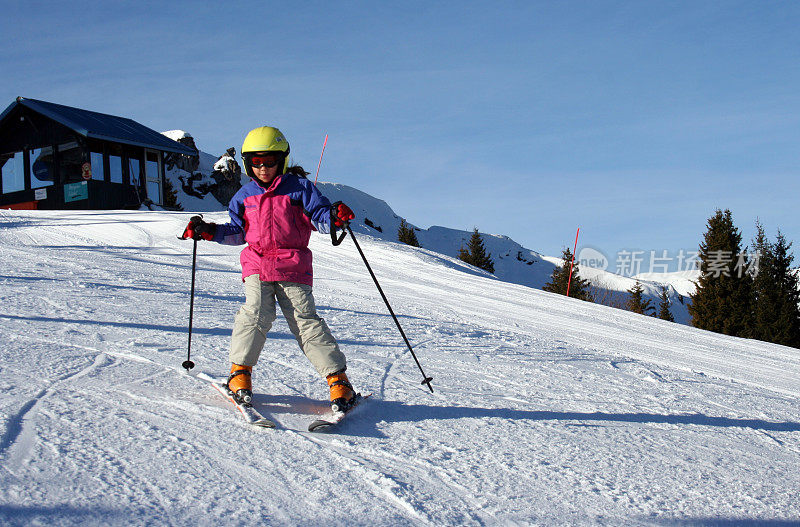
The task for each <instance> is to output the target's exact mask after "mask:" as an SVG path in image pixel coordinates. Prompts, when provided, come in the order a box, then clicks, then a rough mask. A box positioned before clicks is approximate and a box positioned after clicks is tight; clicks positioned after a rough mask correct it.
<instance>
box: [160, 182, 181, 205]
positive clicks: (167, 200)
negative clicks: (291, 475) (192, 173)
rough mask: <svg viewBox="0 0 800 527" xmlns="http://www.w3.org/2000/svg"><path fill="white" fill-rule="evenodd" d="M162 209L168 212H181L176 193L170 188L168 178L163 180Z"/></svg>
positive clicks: (173, 188) (170, 184) (170, 183)
mask: <svg viewBox="0 0 800 527" xmlns="http://www.w3.org/2000/svg"><path fill="white" fill-rule="evenodd" d="M163 181H164V208H165V209H169V210H183V207H182V206H181V204H180V203H178V191H177V190H175V187H173V186H172V182H171V181H170V180H169V178H164V179H163Z"/></svg>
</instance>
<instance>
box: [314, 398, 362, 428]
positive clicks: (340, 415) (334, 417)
mask: <svg viewBox="0 0 800 527" xmlns="http://www.w3.org/2000/svg"><path fill="white" fill-rule="evenodd" d="M371 395H372V394H371V393H369V394H367V395H361V394H360V393H357V394H356V396H355V398H354V399H353V404H352V405H351V406H350V408H348V409H347V411H345V412H330V413H328V414H325V415H323V416H322V417H320V418H318V419H315V420H314V421H312V422H311V424H309V425H308V431H309V432H323V431H325V430H328V429H329V428H331V427H334V426H336V425H338V424H339V423H341V422H342V421H343V420H344V418H345V417H347V416H348V415H350V413H351V412H352V411H353V409H354V408H356V407H357V406H359V405H360V404H361V403H363V402H364V401H365V400H367V399H368V398H369V397H370V396H371Z"/></svg>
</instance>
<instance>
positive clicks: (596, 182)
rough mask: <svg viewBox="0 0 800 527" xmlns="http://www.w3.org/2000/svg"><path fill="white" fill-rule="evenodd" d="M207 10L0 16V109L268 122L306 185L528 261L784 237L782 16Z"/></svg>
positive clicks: (406, 8)
mask: <svg viewBox="0 0 800 527" xmlns="http://www.w3.org/2000/svg"><path fill="white" fill-rule="evenodd" d="M230 4H231V5H225V6H223V7H216V6H215V7H209V6H208V5H206V3H204V2H202V3H201V2H181V1H172V2H167V3H161V2H146V1H145V2H136V3H129V2H124V3H123V2H102V3H91V2H90V3H88V4H86V5H87V6H88V7H85V8H84V7H80V8H76V7H71V6H69V5H66V4H65V3H56V2H25V3H23V2H2V8H3V13H4V17H3V18H2V20H0V68H2V71H3V78H2V81H0V92H1V93H0V105H4V104H10V103H11V102H12V101H13V98H14V97H16V96H17V95H22V96H25V97H30V98H37V99H43V100H48V101H52V102H57V103H61V104H67V105H71V106H77V107H81V108H86V109H90V110H95V111H100V112H105V113H111V114H115V115H124V116H126V117H131V118H133V119H135V120H137V121H139V122H141V123H143V124H145V125H147V126H150V127H152V128H154V129H156V130H168V129H175V128H179V129H183V130H186V131H188V132H190V133H191V134H192V135H193V136H194V137H195V140H196V141H197V143H198V146H199V147H200V148H201V149H203V150H205V151H207V152H209V153H213V154H221V153H222V152H223V151H224V150H225V149H226V148H227V147H229V146H235V147H236V148H237V151H238V149H239V147H240V146H241V142H242V139H243V137H244V134H245V133H246V132H247V131H248V130H249V129H251V128H253V127H255V126H260V125H262V124H273V125H276V126H278V127H280V128H281V130H283V132H284V133H285V134H286V135H287V137H288V139H289V141H290V143H291V146H292V152H293V154H294V158H295V160H296V161H299V162H301V163H302V164H303V165H305V166H306V168H307V169H312V170H313V169H315V168H316V164H317V160H318V158H319V152H320V149H321V147H322V141H323V139H324V137H325V134H326V133H327V134H329V136H330V138H329V141H328V147H327V150H326V152H325V159H324V161H323V167H322V173H321V176H320V179H322V180H326V181H336V182H339V183H343V184H347V185H351V186H354V187H357V188H359V189H361V190H363V191H365V192H368V193H370V194H373V195H375V196H377V197H379V198H382V199H384V200H385V201H387V202H388V203H389V204H390V205H391V206H392V207H393V208H394V209H395V211H396V212H397V213H398V214H400V215H402V216H405V217H406V218H408V219H409V220H410V221H411V222H412V223H415V224H416V225H418V226H421V227H428V226H430V225H444V226H447V227H453V228H460V229H471V228H472V227H474V226H477V227H479V228H480V229H481V231H484V232H489V233H494V234H505V235H508V236H510V237H512V238H514V239H515V240H517V241H518V242H520V243H522V244H523V245H524V246H526V247H529V248H531V249H534V250H537V251H540V252H543V253H545V254H550V255H558V254H559V253H560V251H561V248H562V247H564V246H567V245H570V246H571V244H572V242H573V241H574V236H575V230H576V228H577V227H579V226H580V227H581V245H590V246H592V247H595V248H598V249H600V250H601V251H603V252H604V253H606V254H608V255H609V256H610V257H611V259H612V260H613V259H614V255H615V254H616V252H617V251H619V250H623V249H628V250H630V249H641V250H646V251H648V252H649V251H650V250H651V249H652V250H657V251H659V252H660V251H662V250H668V251H669V252H670V253H677V252H678V251H679V250H681V249H685V250H692V249H696V247H697V244H698V243H699V241H700V239H701V236H702V233H703V232H704V230H705V222H706V220H707V219H708V217H709V216H711V215H712V214H713V212H714V210H715V209H716V208H718V207H719V208H723V209H724V208H730V209H731V210H732V212H733V215H734V220H735V221H736V223H737V225H738V226H739V228H740V229H741V230H742V231H743V234H744V235H745V238H746V240H749V239H750V238H751V237H752V235H753V231H754V226H753V224H754V222H755V220H756V218H757V217H758V218H760V219H761V221H762V223H764V225H765V226H766V228H767V231H768V232H769V233H770V234H771V235H774V234H775V232H776V230H777V229H778V228H780V229H781V230H782V231H783V232H784V234H785V235H786V236H787V238H788V239H790V240H796V241H797V240H800V216H798V214H797V199H798V195H799V194H800V192H799V191H800V182H799V181H798V174H800V149H799V148H798V146H800V82H799V81H800V32H798V31H797V27H800V4H798V3H795V2H770V1H759V2H733V1H731V2H695V1H686V2H604V1H592V2H441V3H431V2H416V1H407V2H402V3H388V2H231V3H230ZM431 4H433V5H431ZM3 101H5V102H3Z"/></svg>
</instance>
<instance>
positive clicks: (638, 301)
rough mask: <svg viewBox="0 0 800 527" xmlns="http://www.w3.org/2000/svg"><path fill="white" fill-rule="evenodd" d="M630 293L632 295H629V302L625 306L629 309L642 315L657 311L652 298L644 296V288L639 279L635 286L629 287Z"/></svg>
mask: <svg viewBox="0 0 800 527" xmlns="http://www.w3.org/2000/svg"><path fill="white" fill-rule="evenodd" d="M628 293H629V294H630V297H628V303H627V304H626V306H625V307H626V309H627V310H628V311H633V312H634V313H639V314H640V315H652V314H653V312H655V308H654V307H653V305H652V302H651V301H650V299H649V298H644V288H643V287H642V284H640V283H639V281H638V280H637V281H636V284H635V285H634V286H633V287H631V288H630V289H628Z"/></svg>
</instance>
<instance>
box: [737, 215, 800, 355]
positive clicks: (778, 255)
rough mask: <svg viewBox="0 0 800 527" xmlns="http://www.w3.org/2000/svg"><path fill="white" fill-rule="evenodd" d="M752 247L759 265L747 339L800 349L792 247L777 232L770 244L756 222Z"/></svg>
mask: <svg viewBox="0 0 800 527" xmlns="http://www.w3.org/2000/svg"><path fill="white" fill-rule="evenodd" d="M753 246H754V249H755V251H756V253H757V254H758V265H757V267H756V266H754V267H756V268H755V269H754V273H753V274H754V277H753V324H752V327H751V331H750V333H749V334H748V336H750V337H752V338H756V339H759V340H764V341H767V342H774V343H776V344H783V345H784V346H794V347H800V307H798V302H800V291H798V277H797V274H796V273H795V272H794V271H793V270H792V262H793V260H794V257H793V256H792V255H791V253H790V252H789V251H790V249H791V246H792V244H791V243H790V242H787V241H786V238H785V237H784V236H783V234H781V233H780V231H779V232H778V237H777V240H776V242H775V243H770V242H769V240H768V239H767V236H766V234H765V233H764V227H763V226H762V225H761V224H760V223H758V222H756V237H755V239H754V240H753Z"/></svg>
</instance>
